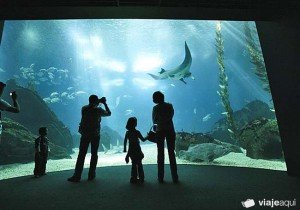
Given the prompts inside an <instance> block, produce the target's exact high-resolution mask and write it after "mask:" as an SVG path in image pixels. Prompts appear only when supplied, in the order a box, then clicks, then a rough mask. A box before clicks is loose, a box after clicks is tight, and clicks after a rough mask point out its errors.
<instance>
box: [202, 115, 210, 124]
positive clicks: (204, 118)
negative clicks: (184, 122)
mask: <svg viewBox="0 0 300 210" xmlns="http://www.w3.org/2000/svg"><path fill="white" fill-rule="evenodd" d="M211 115H212V114H208V115H206V116H205V117H203V118H202V121H203V122H206V121H208V120H209V119H210V118H211Z"/></svg>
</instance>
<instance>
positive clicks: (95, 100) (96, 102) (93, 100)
mask: <svg viewBox="0 0 300 210" xmlns="http://www.w3.org/2000/svg"><path fill="white" fill-rule="evenodd" d="M89 104H90V105H93V106H98V105H99V98H98V96H96V95H90V97H89Z"/></svg>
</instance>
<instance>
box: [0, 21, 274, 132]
mask: <svg viewBox="0 0 300 210" xmlns="http://www.w3.org/2000/svg"><path fill="white" fill-rule="evenodd" d="M216 24H217V21H198V20H55V21H52V20H45V21H5V25H4V31H3V37H2V44H1V46H0V68H1V69H2V70H3V71H0V78H1V80H4V81H6V80H8V79H10V78H16V80H17V82H18V83H19V84H21V85H23V86H26V84H27V83H28V79H25V78H23V77H22V70H20V68H21V67H23V68H28V69H32V71H33V74H34V79H32V80H33V81H37V82H38V83H40V84H36V90H37V92H38V93H39V94H40V95H41V97H42V98H51V97H50V95H51V94H52V93H55V92H57V93H58V94H59V97H57V98H58V99H59V102H56V103H49V104H48V105H49V107H50V108H51V109H52V110H53V111H54V112H55V113H56V114H57V116H58V117H59V119H61V120H62V121H63V122H64V123H65V125H67V126H68V127H69V128H70V130H71V132H72V133H75V132H76V131H77V128H78V123H79V121H80V110H81V106H83V105H85V104H87V102H88V96H89V95H90V94H97V95H99V96H100V97H101V96H106V98H107V101H108V105H109V107H110V108H111V110H112V116H111V117H109V118H106V119H103V122H102V123H103V124H104V125H109V126H110V127H111V128H113V129H115V130H117V131H119V132H120V134H123V133H124V131H125V124H126V121H127V119H128V117H131V116H135V117H137V119H138V129H140V130H141V131H142V132H143V133H145V132H146V131H147V130H148V129H149V127H150V125H151V112H152V107H153V105H154V104H153V102H152V93H153V92H154V91H157V90H161V91H162V92H164V94H165V98H166V101H168V102H170V103H172V104H173V106H174V108H175V116H174V124H175V128H176V130H177V131H181V130H184V131H189V132H191V131H194V132H208V131H210V130H211V128H212V126H213V125H214V123H216V122H217V121H218V120H219V119H220V118H223V117H224V115H222V114H221V113H222V112H224V111H225V110H224V108H223V106H222V104H221V101H220V97H219V96H218V95H217V93H216V92H217V91H218V90H219V78H218V74H219V68H218V64H217V55H216V48H215V36H216V35H215V33H216ZM243 24H244V23H243V22H237V21H232V22H231V21H222V35H223V38H224V47H225V65H226V74H227V76H228V83H229V93H230V102H231V106H232V109H233V110H234V111H236V110H239V109H241V108H242V107H243V106H245V105H246V104H247V103H248V102H250V101H253V100H255V99H258V100H261V101H264V102H266V103H270V99H271V95H270V94H269V93H267V92H266V91H264V90H263V89H262V84H261V81H260V80H259V79H258V78H257V76H256V75H255V74H254V70H253V67H254V66H253V65H252V64H251V62H250V57H249V54H248V51H247V49H246V45H245V37H244V32H243ZM250 25H251V26H252V27H253V28H254V29H255V30H256V28H255V23H254V22H250ZM255 30H254V31H255ZM256 36H257V34H256ZM256 38H258V37H256ZM257 40H258V39H257ZM185 41H186V42H187V44H188V46H189V49H190V51H191V55H192V59H193V61H192V65H191V68H190V71H191V73H192V75H193V76H194V77H195V80H193V79H191V78H186V79H185V80H186V82H187V84H184V83H183V82H181V81H178V80H171V79H166V80H158V81H157V80H154V79H153V78H151V77H150V76H149V75H148V74H147V73H152V74H158V72H159V71H160V70H161V68H164V69H166V70H168V69H172V68H175V67H176V66H178V65H180V64H181V62H182V61H183V59H184V56H185V48H184V43H185ZM257 44H258V45H259V43H257ZM32 64H34V65H32ZM30 66H31V68H30ZM50 67H54V68H56V69H55V70H54V73H53V75H50V76H51V77H53V81H49V75H48V80H47V81H41V78H42V77H39V76H37V74H38V73H39V72H41V69H45V70H46V71H49V68H50ZM58 70H63V71H60V73H58V72H59V71H58ZM23 71H24V69H23ZM62 72H65V73H62ZM70 87H72V88H73V89H71V88H70ZM68 88H69V89H70V90H68ZM63 92H66V93H65V94H64V95H65V96H64V97H62V93H63ZM66 94H67V95H66ZM72 94H73V95H72ZM54 95H55V94H54ZM68 97H69V98H68ZM52 98H53V97H52ZM207 116H209V117H208V119H207V120H203V118H205V117H207Z"/></svg>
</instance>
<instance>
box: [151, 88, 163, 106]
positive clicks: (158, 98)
mask: <svg viewBox="0 0 300 210" xmlns="http://www.w3.org/2000/svg"><path fill="white" fill-rule="evenodd" d="M152 98H153V102H154V103H156V104H161V103H163V102H165V96H164V94H163V93H162V92H160V91H156V92H154V93H153V96H152Z"/></svg>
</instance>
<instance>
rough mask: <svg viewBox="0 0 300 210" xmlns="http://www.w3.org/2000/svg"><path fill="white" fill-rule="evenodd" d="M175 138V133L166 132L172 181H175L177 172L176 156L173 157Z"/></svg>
mask: <svg viewBox="0 0 300 210" xmlns="http://www.w3.org/2000/svg"><path fill="white" fill-rule="evenodd" d="M175 138H176V134H175V133H168V134H167V136H166V140H167V147H168V153H169V160H170V169H171V174H172V179H173V181H174V182H177V181H178V174H177V164H176V158H175V152H174V151H175Z"/></svg>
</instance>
